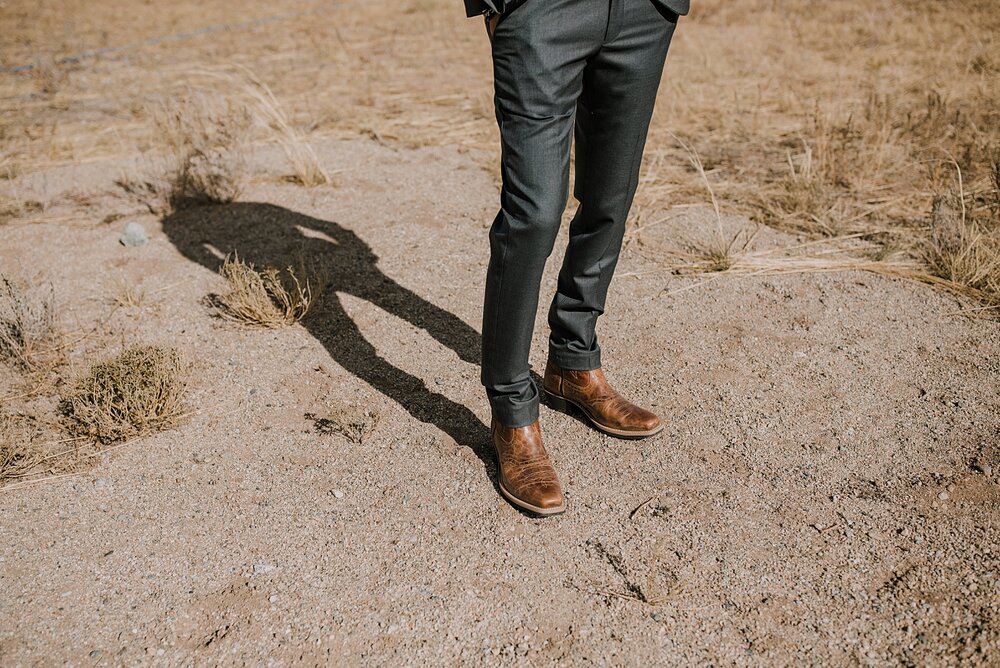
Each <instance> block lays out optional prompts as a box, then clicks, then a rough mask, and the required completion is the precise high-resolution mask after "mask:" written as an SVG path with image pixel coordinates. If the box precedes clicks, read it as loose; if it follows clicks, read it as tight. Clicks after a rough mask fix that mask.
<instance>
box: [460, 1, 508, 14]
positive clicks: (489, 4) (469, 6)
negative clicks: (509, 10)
mask: <svg viewBox="0 0 1000 668" xmlns="http://www.w3.org/2000/svg"><path fill="white" fill-rule="evenodd" d="M502 6H503V0H465V15H466V16H479V15H480V14H482V13H483V12H485V11H486V10H487V9H492V10H493V11H495V12H499V11H501V9H500V8H501V7H502Z"/></svg>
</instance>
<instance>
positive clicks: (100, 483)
mask: <svg viewBox="0 0 1000 668" xmlns="http://www.w3.org/2000/svg"><path fill="white" fill-rule="evenodd" d="M107 486H108V480H107V478H98V479H97V480H95V481H94V489H104V488H105V487H107Z"/></svg>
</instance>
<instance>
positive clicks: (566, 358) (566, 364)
mask: <svg viewBox="0 0 1000 668" xmlns="http://www.w3.org/2000/svg"><path fill="white" fill-rule="evenodd" d="M549 359H550V360H552V361H553V362H554V363H555V364H556V365H557V366H559V367H560V368H562V369H566V370H567V371H591V370H593V369H599V368H601V350H600V349H599V348H598V349H597V350H588V351H587V352H583V353H581V352H576V351H572V350H567V349H565V348H557V347H554V346H549Z"/></svg>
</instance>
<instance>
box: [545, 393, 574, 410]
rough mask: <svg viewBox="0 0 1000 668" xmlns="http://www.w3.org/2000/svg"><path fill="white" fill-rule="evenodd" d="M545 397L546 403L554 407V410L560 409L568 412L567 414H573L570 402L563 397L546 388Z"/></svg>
mask: <svg viewBox="0 0 1000 668" xmlns="http://www.w3.org/2000/svg"><path fill="white" fill-rule="evenodd" d="M545 399H546V403H547V404H548V405H549V407H550V408H552V410H556V411H559V412H560V413H566V414H567V415H571V414H572V412H573V409H572V408H571V406H570V403H569V402H568V401H566V400H565V399H563V398H562V397H560V396H557V395H555V394H552V393H551V392H549V391H548V390H545Z"/></svg>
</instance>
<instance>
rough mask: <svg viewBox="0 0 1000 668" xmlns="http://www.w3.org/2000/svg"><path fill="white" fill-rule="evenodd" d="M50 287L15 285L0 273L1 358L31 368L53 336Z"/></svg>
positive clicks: (26, 282) (31, 284) (53, 301)
mask: <svg viewBox="0 0 1000 668" xmlns="http://www.w3.org/2000/svg"><path fill="white" fill-rule="evenodd" d="M55 331H56V328H55V298H54V295H53V289H52V285H51V284H49V283H45V284H40V285H36V284H33V283H31V282H29V281H24V282H23V284H19V283H16V282H14V281H13V280H12V279H10V278H9V277H8V276H5V275H3V274H0V359H5V360H8V361H12V362H14V363H15V364H17V365H19V366H21V367H23V368H33V367H35V365H36V362H37V357H38V355H39V353H40V352H42V351H43V349H44V348H45V346H46V344H50V343H51V342H52V340H53V339H54V337H55Z"/></svg>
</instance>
